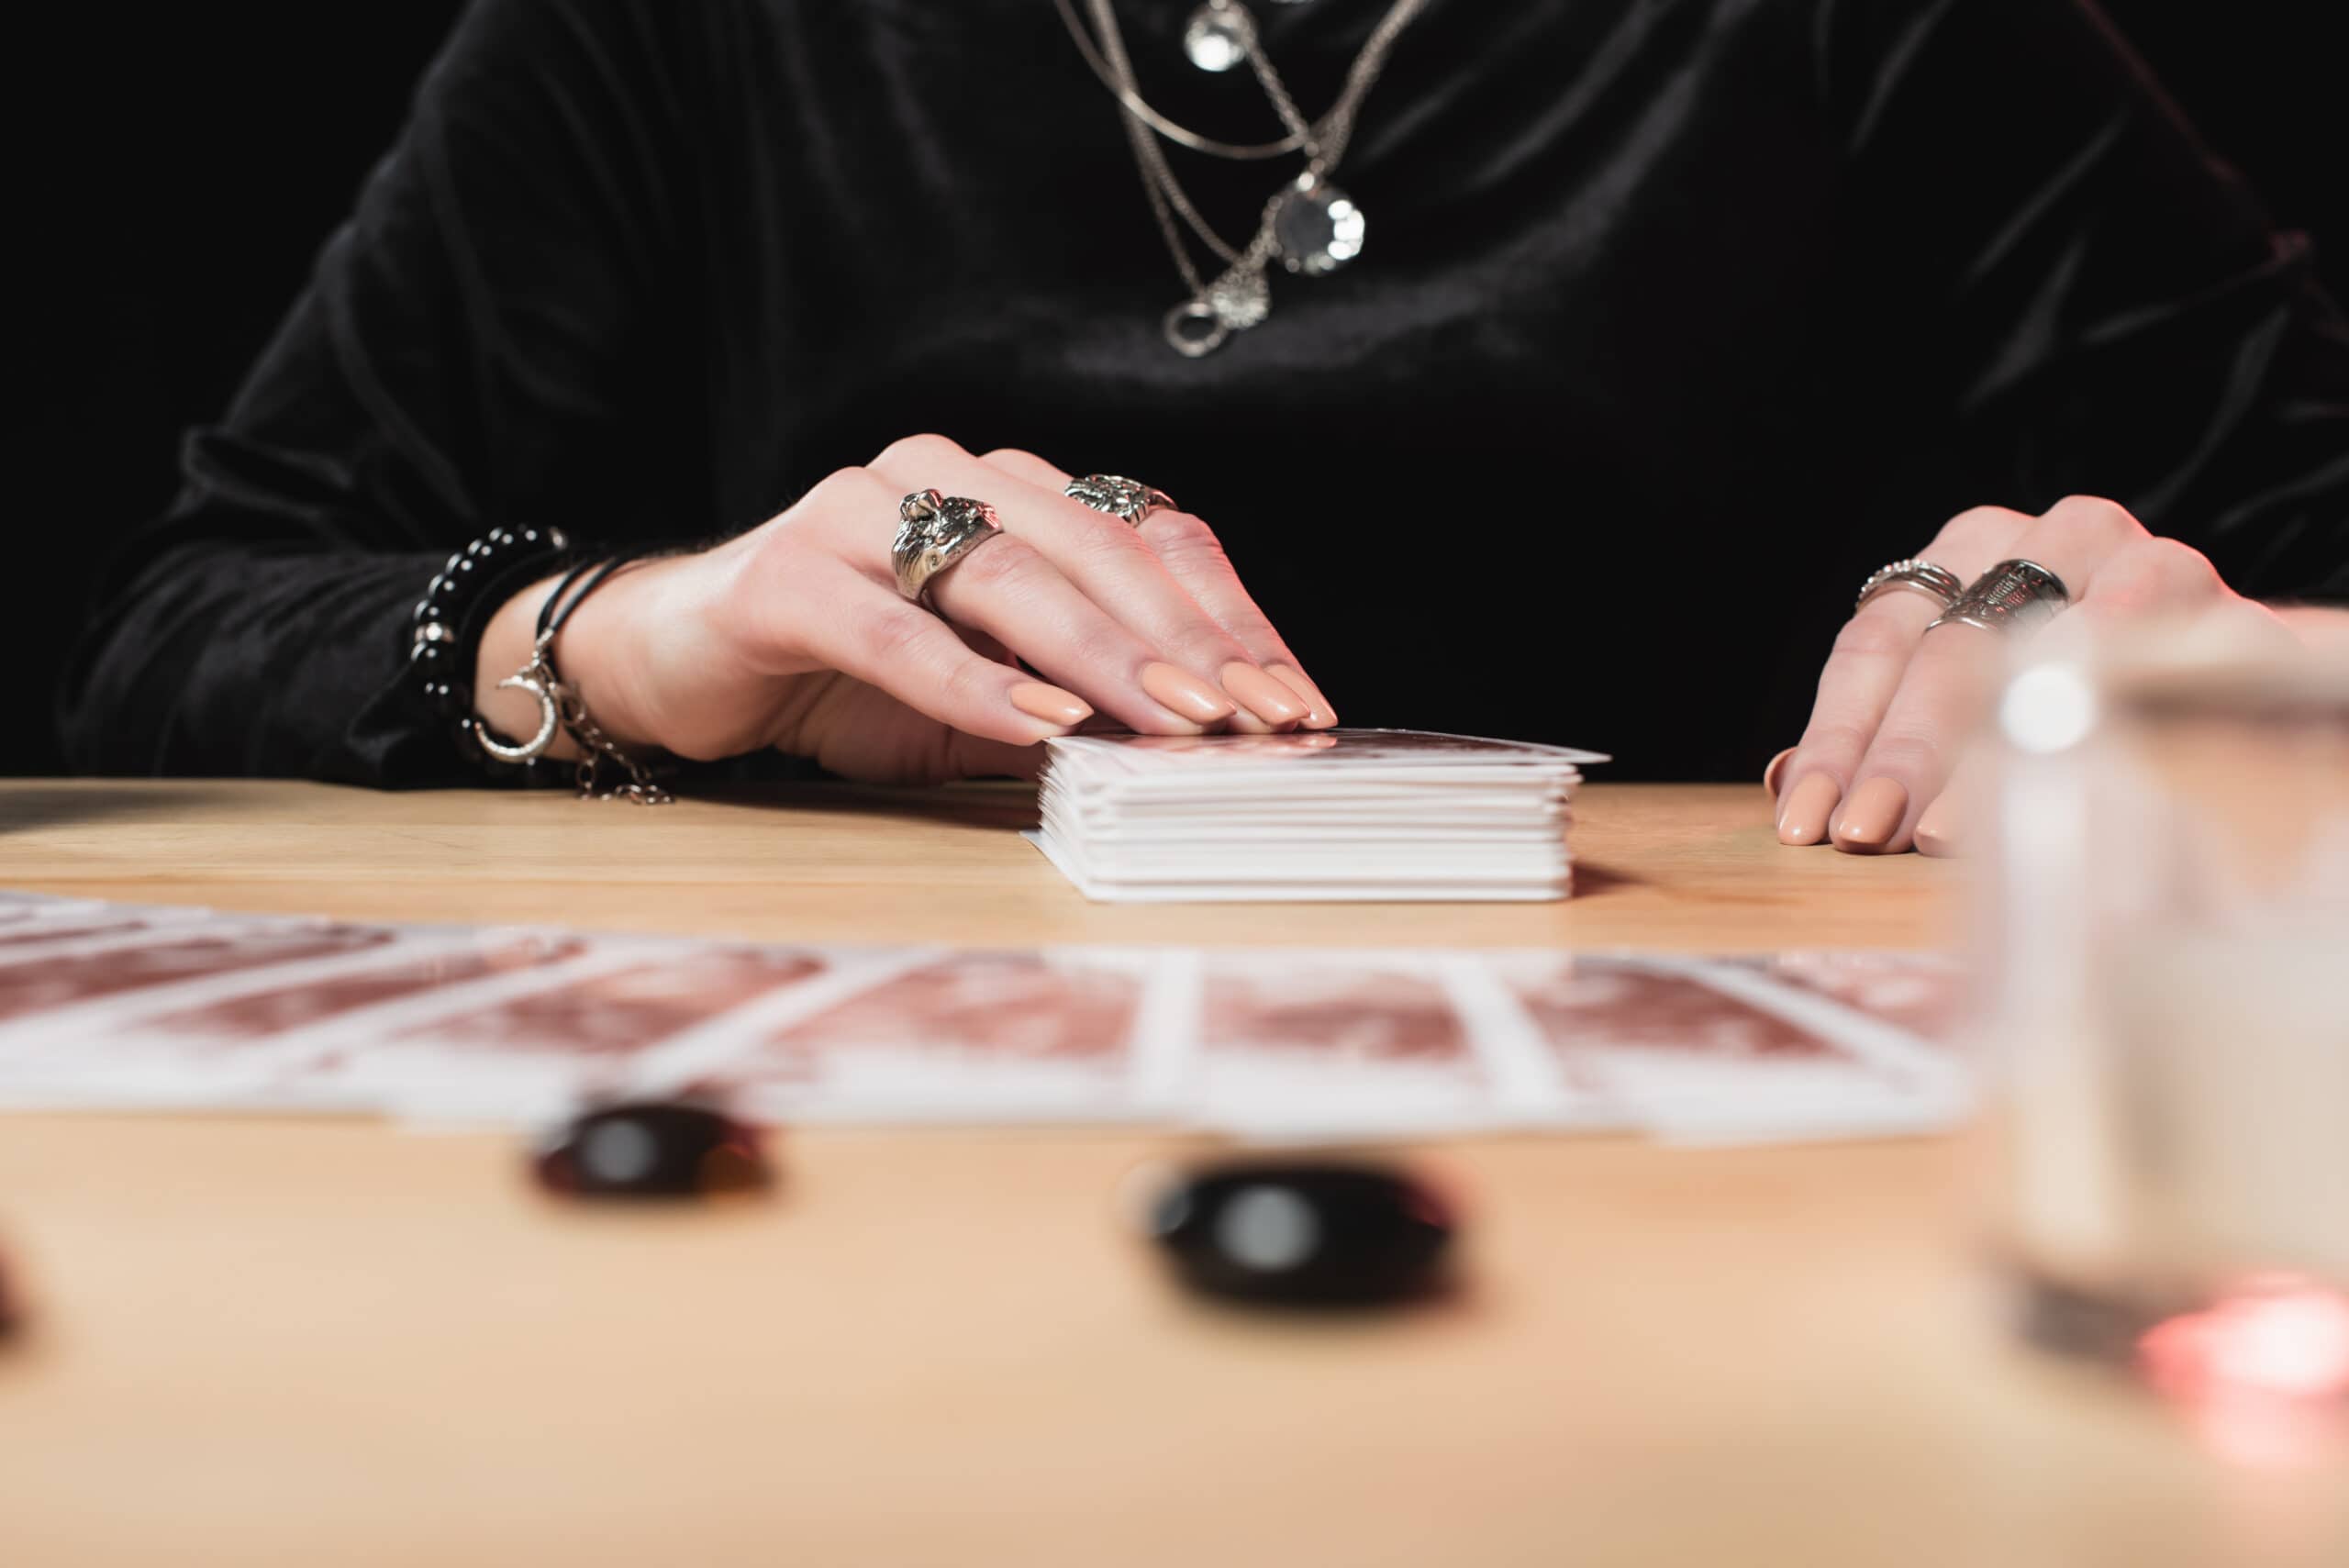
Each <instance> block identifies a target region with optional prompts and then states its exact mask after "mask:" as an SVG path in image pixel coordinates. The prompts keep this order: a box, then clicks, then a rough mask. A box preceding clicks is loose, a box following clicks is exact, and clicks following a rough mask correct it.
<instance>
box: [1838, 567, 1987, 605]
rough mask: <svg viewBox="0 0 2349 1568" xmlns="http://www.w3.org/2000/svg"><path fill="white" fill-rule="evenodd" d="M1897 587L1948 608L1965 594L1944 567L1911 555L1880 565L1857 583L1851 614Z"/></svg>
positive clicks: (1955, 579) (1962, 583)
mask: <svg viewBox="0 0 2349 1568" xmlns="http://www.w3.org/2000/svg"><path fill="white" fill-rule="evenodd" d="M1896 588H1906V589H1908V590H1909V591H1910V592H1911V593H1917V594H1922V595H1925V596H1926V597H1927V598H1929V599H1931V600H1932V601H1933V603H1935V604H1937V605H1939V606H1941V607H1942V608H1943V609H1947V608H1949V607H1950V606H1952V605H1954V604H1955V603H1957V596H1958V595H1960V594H1962V593H1964V592H1965V583H1964V582H1963V581H1961V580H1960V579H1959V577H1958V575H1957V573H1954V572H1952V571H1951V570H1950V569H1949V568H1948V567H1946V566H1936V565H1934V564H1933V563H1932V562H1930V561H1920V560H1919V559H1917V558H1916V557H1914V556H1909V557H1906V558H1904V559H1902V560H1899V561H1896V562H1892V563H1891V564H1890V565H1889V566H1879V567H1877V568H1876V570H1875V571H1873V572H1871V573H1868V580H1867V581H1866V582H1865V583H1863V584H1860V596H1859V599H1858V601H1857V602H1856V603H1854V605H1853V606H1852V613H1853V614H1854V615H1857V614H1859V613H1860V612H1861V611H1862V610H1864V609H1866V608H1867V607H1868V605H1869V603H1870V602H1871V601H1872V600H1875V599H1876V598H1878V597H1880V596H1882V595H1886V594H1889V593H1891V592H1892V591H1893V590H1894V589H1896Z"/></svg>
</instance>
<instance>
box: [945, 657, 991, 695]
mask: <svg viewBox="0 0 2349 1568" xmlns="http://www.w3.org/2000/svg"><path fill="white" fill-rule="evenodd" d="M1000 669H1001V666H1000V665H996V664H990V663H989V662H987V661H985V660H984V659H978V658H970V659H957V660H955V661H953V662H952V663H950V664H949V665H947V667H946V668H945V670H944V671H942V672H941V673H940V675H939V677H938V692H939V695H940V696H941V697H942V698H944V699H945V701H946V702H947V703H948V704H949V705H951V706H955V707H968V706H972V705H973V704H974V703H977V702H980V701H983V700H985V698H986V697H987V696H988V695H989V694H990V692H991V690H992V688H993V686H994V684H995V683H996V681H997V680H999V679H1000V678H1001V677H1000V676H999V674H998V673H997V672H998V671H999V670H1000Z"/></svg>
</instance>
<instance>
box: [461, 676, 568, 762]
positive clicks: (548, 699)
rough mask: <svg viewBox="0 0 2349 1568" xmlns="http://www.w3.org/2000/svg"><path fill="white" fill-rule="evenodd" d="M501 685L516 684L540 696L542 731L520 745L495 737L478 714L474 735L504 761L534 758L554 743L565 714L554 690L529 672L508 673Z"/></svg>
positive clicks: (517, 688)
mask: <svg viewBox="0 0 2349 1568" xmlns="http://www.w3.org/2000/svg"><path fill="white" fill-rule="evenodd" d="M497 685H498V689H499V690H500V691H503V690H505V689H506V688H507V686H512V687H514V688H515V689H516V690H518V691H525V692H528V693H529V694H530V695H532V696H534V697H536V698H538V699H539V732H538V733H537V734H536V735H533V736H531V737H530V738H529V740H525V741H523V742H522V743H521V744H520V745H519V746H508V745H507V744H506V743H505V742H504V741H502V740H495V739H493V738H492V737H491V735H490V733H489V728H488V727H487V726H486V725H484V724H483V723H482V721H481V720H480V719H478V718H476V719H474V720H473V721H472V722H473V737H474V739H476V740H479V741H480V742H481V749H482V750H483V751H486V752H488V753H489V754H490V755H491V756H493V757H495V758H496V759H497V760H498V761H499V762H530V761H533V760H534V759H536V758H537V757H539V756H540V754H541V753H543V752H544V751H546V749H547V748H548V747H549V746H551V745H552V744H553V743H554V735H555V731H556V729H558V728H561V726H562V717H561V716H560V715H559V714H558V713H557V712H556V710H555V701H554V693H552V692H551V691H549V690H548V689H547V688H546V686H544V685H543V684H540V683H539V682H537V681H533V680H531V679H530V678H529V676H528V675H508V676H507V677H506V679H504V680H502V681H500V682H498V683H497Z"/></svg>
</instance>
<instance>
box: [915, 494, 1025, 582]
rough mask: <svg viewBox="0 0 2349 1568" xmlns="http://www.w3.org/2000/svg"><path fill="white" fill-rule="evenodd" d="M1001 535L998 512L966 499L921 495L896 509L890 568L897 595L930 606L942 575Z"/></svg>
mask: <svg viewBox="0 0 2349 1568" xmlns="http://www.w3.org/2000/svg"><path fill="white" fill-rule="evenodd" d="M1002 531H1003V524H1002V523H1000V522H998V521H996V515H995V508H994V507H993V506H988V505H987V504H986V503H985V501H974V500H972V499H971V498H970V497H969V496H967V495H940V494H939V493H938V492H937V491H935V490H917V491H915V492H914V493H913V494H912V495H908V496H907V497H906V498H905V499H904V500H903V501H901V502H899V503H898V505H897V537H896V539H895V540H893V541H892V542H891V543H890V546H889V564H890V566H891V568H892V569H893V570H895V572H896V574H897V592H898V593H900V594H903V595H905V596H906V597H907V598H908V599H911V600H913V601H914V602H915V603H917V604H926V603H928V602H929V595H930V584H931V583H932V582H933V581H934V580H936V578H937V577H938V575H939V573H941V572H944V571H945V570H946V569H947V568H949V567H951V566H952V565H953V564H954V563H955V562H958V561H960V560H962V559H963V557H964V556H966V555H968V554H970V553H971V551H973V550H976V549H978V548H979V546H981V545H983V544H985V542H986V541H987V540H989V539H993V538H994V537H995V536H996V534H998V533H1001V532H1002Z"/></svg>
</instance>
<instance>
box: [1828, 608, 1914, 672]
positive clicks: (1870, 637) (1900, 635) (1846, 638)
mask: <svg viewBox="0 0 2349 1568" xmlns="http://www.w3.org/2000/svg"><path fill="white" fill-rule="evenodd" d="M1869 608H1870V609H1874V608H1875V606H1869ZM1911 640H1912V639H1911V637H1910V635H1909V632H1908V631H1906V630H1905V629H1903V628H1901V627H1899V626H1898V625H1896V624H1895V623H1894V622H1893V620H1892V618H1891V617H1889V616H1877V615H1868V614H1865V613H1863V614H1860V615H1856V616H1854V617H1852V618H1851V619H1850V620H1847V621H1845V622H1844V623H1843V629H1842V630H1841V631H1839V632H1837V633H1836V634H1835V643H1834V646H1833V648H1832V649H1831V650H1830V651H1829V655H1828V656H1829V657H1830V658H1831V659H1843V660H1855V659H1865V660H1876V659H1905V658H1907V657H1908V656H1909V646H1910V643H1911Z"/></svg>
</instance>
